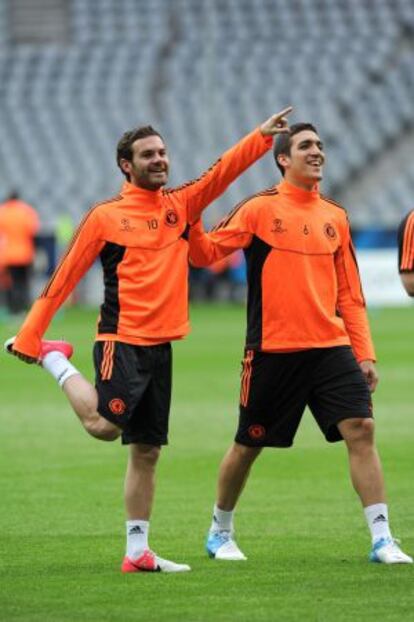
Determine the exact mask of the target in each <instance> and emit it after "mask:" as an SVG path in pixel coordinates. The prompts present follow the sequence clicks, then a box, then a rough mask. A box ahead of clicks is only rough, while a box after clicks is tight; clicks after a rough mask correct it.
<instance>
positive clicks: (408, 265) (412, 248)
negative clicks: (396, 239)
mask: <svg viewBox="0 0 414 622" xmlns="http://www.w3.org/2000/svg"><path fill="white" fill-rule="evenodd" d="M413 265H414V213H413V214H411V215H410V216H409V218H408V221H407V224H406V227H405V232H404V241H403V256H402V260H401V266H400V269H401V270H411V269H412V268H413Z"/></svg>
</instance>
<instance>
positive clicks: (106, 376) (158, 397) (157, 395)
mask: <svg viewBox="0 0 414 622" xmlns="http://www.w3.org/2000/svg"><path fill="white" fill-rule="evenodd" d="M93 358H94V363H95V372H96V376H95V386H96V390H97V392H98V412H99V414H100V415H102V417H105V419H107V420H108V421H110V422H111V423H114V424H115V425H117V426H118V427H120V428H121V429H122V442H123V443H124V444H129V443H147V444H148V445H157V446H159V445H166V444H167V443H168V420H169V413H170V403H171V367H172V353H171V344H170V343H163V344H160V345H155V346H134V345H130V344H127V343H121V342H119V341H97V342H96V343H95V347H94V351H93Z"/></svg>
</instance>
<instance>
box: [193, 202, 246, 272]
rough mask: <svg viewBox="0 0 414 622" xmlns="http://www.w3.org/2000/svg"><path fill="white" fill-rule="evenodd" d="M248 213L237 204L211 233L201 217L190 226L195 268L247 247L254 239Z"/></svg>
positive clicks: (207, 264)
mask: <svg viewBox="0 0 414 622" xmlns="http://www.w3.org/2000/svg"><path fill="white" fill-rule="evenodd" d="M249 229H250V226H249V223H248V213H247V211H246V210H245V209H243V207H240V209H239V206H237V207H236V208H235V209H234V210H233V211H232V212H230V214H228V215H227V216H226V217H225V218H223V219H222V220H221V221H220V222H219V223H218V224H217V225H216V226H215V227H214V228H213V229H212V230H211V231H210V232H209V233H206V232H205V231H204V228H203V224H202V222H201V219H200V220H198V221H197V222H196V223H194V225H192V226H191V227H190V232H189V237H188V241H189V244H190V251H189V252H190V255H189V256H190V263H191V265H192V266H194V267H195V268H203V267H205V266H209V265H210V264H212V263H214V262H215V261H219V260H220V259H223V258H224V257H226V256H227V255H230V254H231V253H233V252H234V251H235V250H237V249H239V248H247V247H248V246H249V245H250V243H251V241H252V234H251V233H250V231H249Z"/></svg>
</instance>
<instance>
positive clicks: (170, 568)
mask: <svg viewBox="0 0 414 622" xmlns="http://www.w3.org/2000/svg"><path fill="white" fill-rule="evenodd" d="M121 570H122V572H124V573H127V572H187V571H188V570H191V568H190V566H188V565H187V564H176V563H175V562H171V561H170V560H168V559H162V557H158V555H156V554H155V553H153V552H152V551H149V550H147V551H144V552H143V554H142V555H141V557H139V558H138V559H134V560H133V559H130V558H129V557H124V559H123V562H122V566H121Z"/></svg>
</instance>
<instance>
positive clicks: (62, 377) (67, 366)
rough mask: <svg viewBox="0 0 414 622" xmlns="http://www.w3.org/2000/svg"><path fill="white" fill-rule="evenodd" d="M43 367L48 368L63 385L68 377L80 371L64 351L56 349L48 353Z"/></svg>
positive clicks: (60, 384)
mask: <svg viewBox="0 0 414 622" xmlns="http://www.w3.org/2000/svg"><path fill="white" fill-rule="evenodd" d="M42 367H44V368H45V369H46V371H48V372H49V373H50V374H52V376H53V377H54V378H55V379H56V380H57V381H58V383H59V386H61V387H63V385H64V383H65V382H66V380H67V379H68V378H70V377H71V376H74V375H75V374H80V372H79V371H78V370H77V369H76V367H74V366H73V365H72V363H70V362H69V361H68V359H67V358H66V356H64V354H62V352H58V351H54V352H49V353H48V354H46V356H45V357H44V359H43V361H42Z"/></svg>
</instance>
